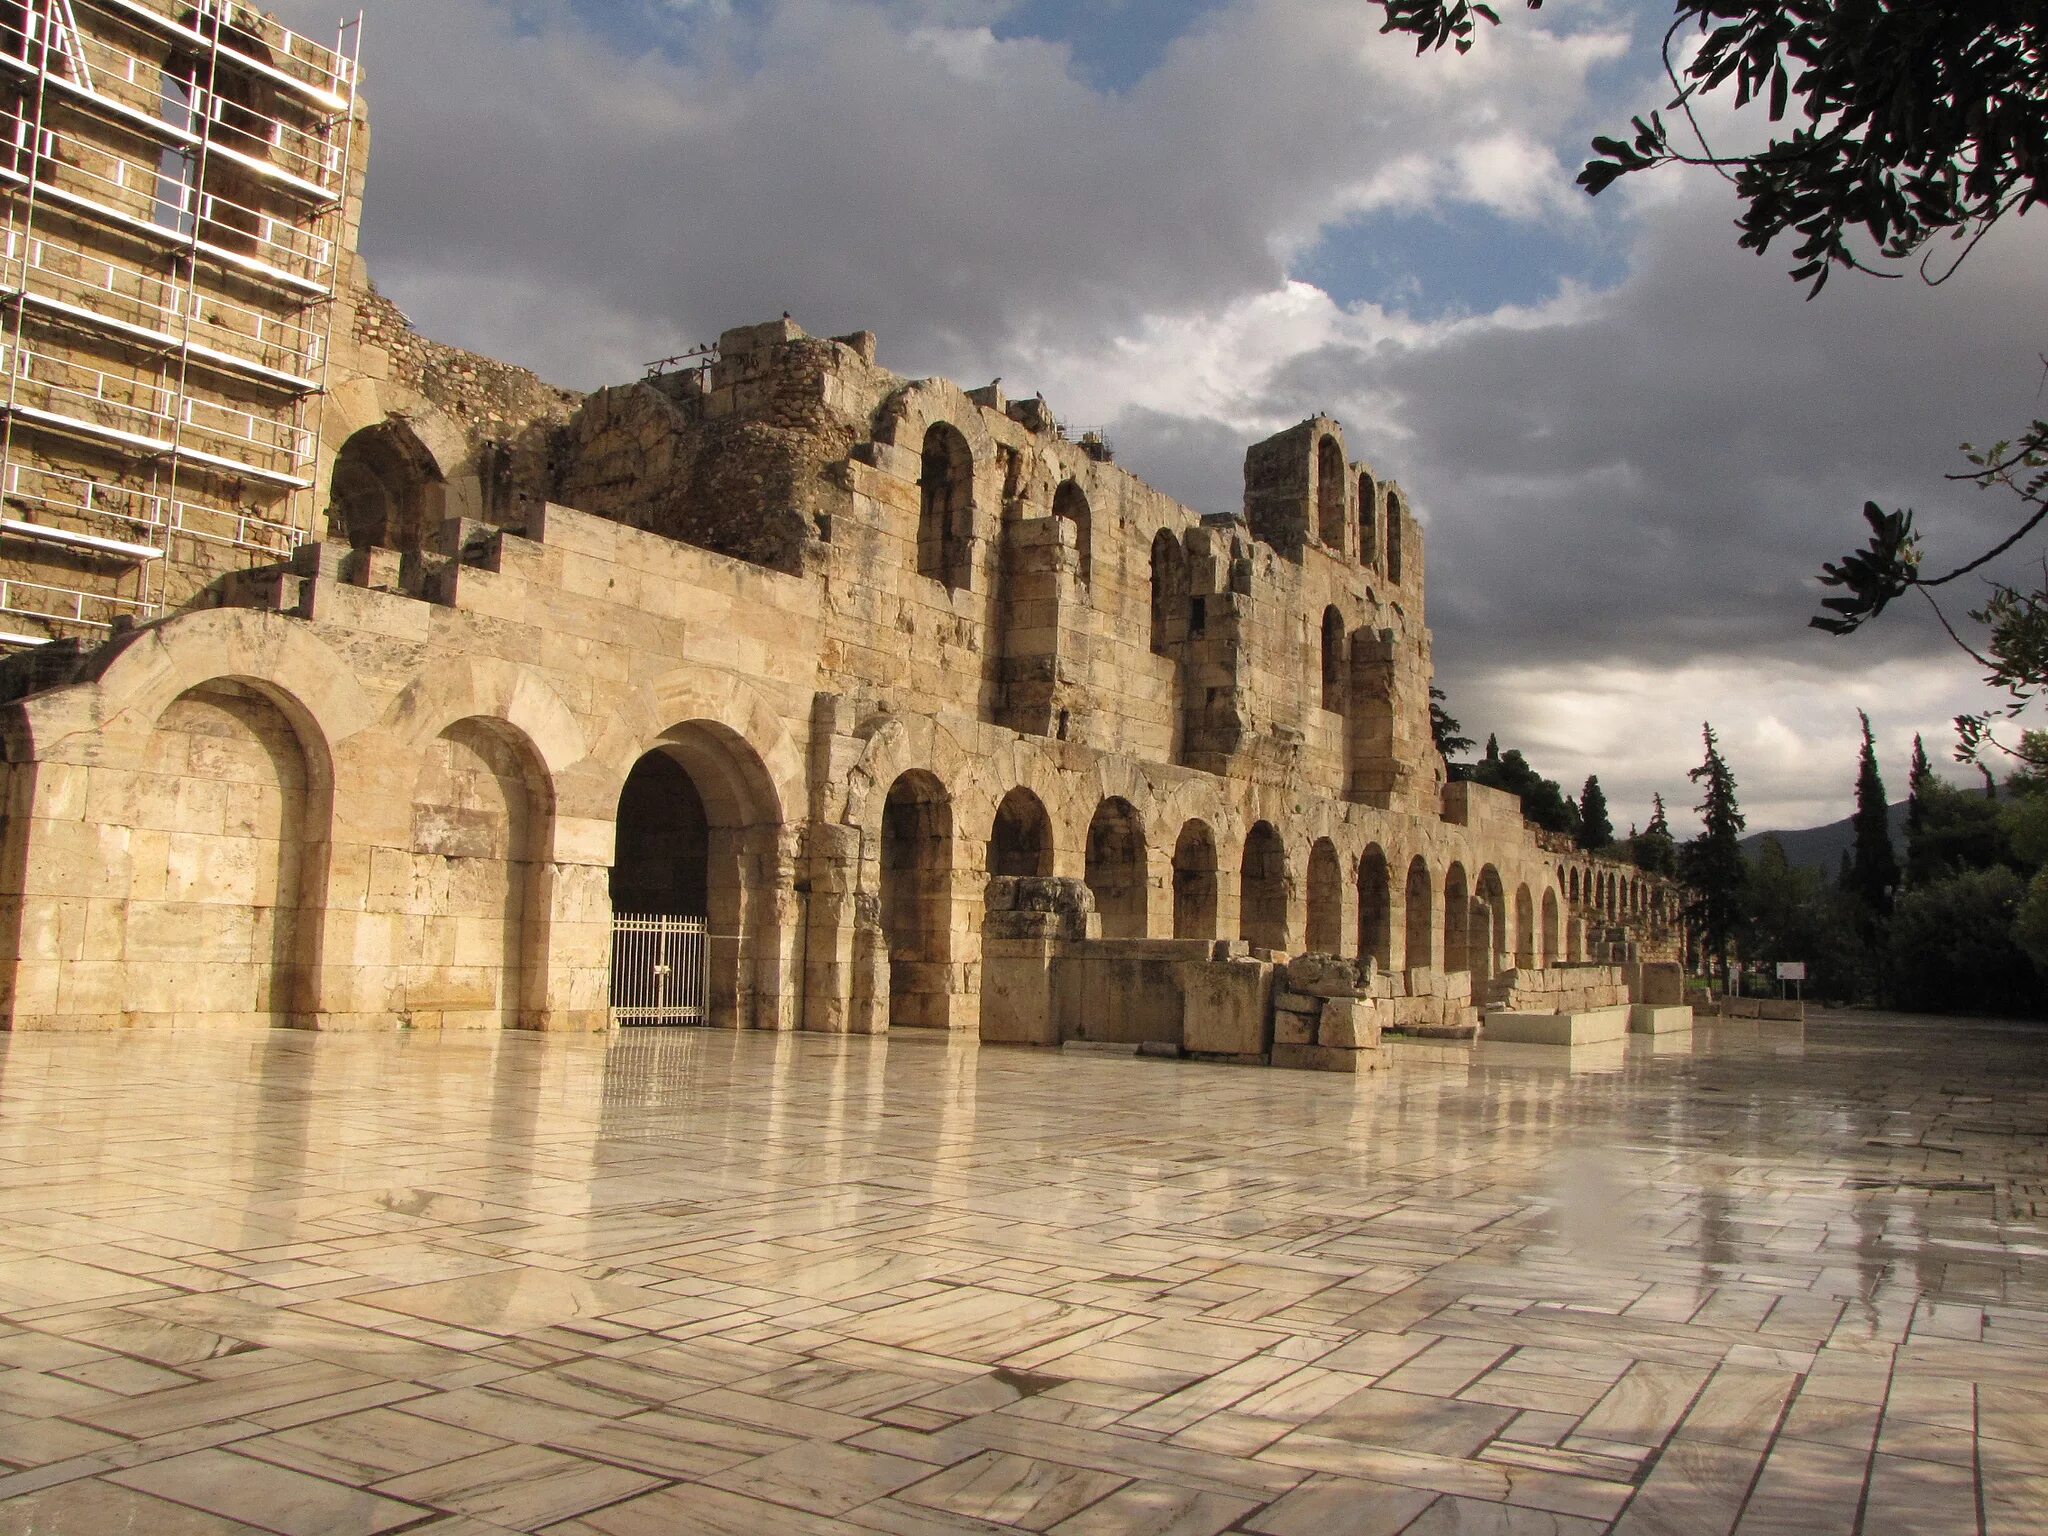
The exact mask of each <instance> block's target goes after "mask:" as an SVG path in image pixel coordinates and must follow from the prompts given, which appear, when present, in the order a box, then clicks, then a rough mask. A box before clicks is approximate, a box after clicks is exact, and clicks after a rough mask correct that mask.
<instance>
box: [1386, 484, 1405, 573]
mask: <svg viewBox="0 0 2048 1536" xmlns="http://www.w3.org/2000/svg"><path fill="white" fill-rule="evenodd" d="M1406 517H1407V512H1406V511H1405V509H1404V508H1403V507H1402V506H1401V498H1400V497H1398V496H1395V495H1391V494H1390V495H1389V496H1388V497H1387V580H1389V581H1392V582H1398V581H1400V579H1401V525H1402V523H1403V522H1404V521H1405V520H1406Z"/></svg>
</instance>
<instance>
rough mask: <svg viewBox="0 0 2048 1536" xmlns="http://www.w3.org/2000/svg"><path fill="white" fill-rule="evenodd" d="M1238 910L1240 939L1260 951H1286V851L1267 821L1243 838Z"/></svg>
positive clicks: (1259, 824)
mask: <svg viewBox="0 0 2048 1536" xmlns="http://www.w3.org/2000/svg"><path fill="white" fill-rule="evenodd" d="M1237 909H1238V936H1239V937H1240V938H1242V939H1244V940H1245V941H1246V942H1247V943H1250V944H1256V945H1257V946H1258V947H1259V948H1261V949H1272V950H1285V949H1286V948H1287V848H1286V845H1285V844H1283V843H1282V842H1281V841H1280V834H1279V833H1278V832H1276V831H1274V830H1273V824H1272V823H1271V822H1269V821H1261V822H1255V823H1253V825H1252V829H1251V831H1249V832H1248V833H1246V834H1245V839H1244V862H1243V864H1242V865H1240V866H1239V868H1238V883H1237Z"/></svg>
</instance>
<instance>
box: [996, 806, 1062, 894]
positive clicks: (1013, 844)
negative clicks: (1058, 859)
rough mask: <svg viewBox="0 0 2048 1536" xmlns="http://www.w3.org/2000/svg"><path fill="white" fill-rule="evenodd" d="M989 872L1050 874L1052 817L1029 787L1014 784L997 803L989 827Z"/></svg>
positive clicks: (1000, 873)
mask: <svg viewBox="0 0 2048 1536" xmlns="http://www.w3.org/2000/svg"><path fill="white" fill-rule="evenodd" d="M988 872H989V873H990V874H992V875H1050V874H1051V873H1052V818H1051V817H1050V816H1048V815H1046V814H1045V803H1044V802H1043V801H1041V800H1040V799H1039V798H1038V796H1036V795H1034V794H1033V793H1031V791H1030V790H1028V789H1024V788H1021V787H1020V788H1017V789H1013V790H1011V791H1010V792H1009V793H1008V794H1007V795H1005V796H1003V803H1002V804H1001V805H999V806H997V807H996V819H995V825H994V826H993V827H991V828H990V829H989V837H988Z"/></svg>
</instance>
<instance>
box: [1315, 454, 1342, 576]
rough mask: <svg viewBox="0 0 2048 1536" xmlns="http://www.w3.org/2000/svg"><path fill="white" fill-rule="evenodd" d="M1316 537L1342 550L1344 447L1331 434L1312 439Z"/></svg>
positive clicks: (1337, 551) (1339, 551) (1337, 549)
mask: <svg viewBox="0 0 2048 1536" xmlns="http://www.w3.org/2000/svg"><path fill="white" fill-rule="evenodd" d="M1316 537H1317V538H1319V539H1321V540H1322V541H1323V543H1324V544H1325V545H1327V546H1328V547H1329V548H1330V549H1331V550H1333V551H1335V552H1336V553H1337V554H1340V555H1341V554H1343V553H1344V450H1343V449H1342V448H1340V447H1338V446H1337V439H1336V438H1334V437H1327V436H1325V437H1322V438H1319V439H1317V441H1316Z"/></svg>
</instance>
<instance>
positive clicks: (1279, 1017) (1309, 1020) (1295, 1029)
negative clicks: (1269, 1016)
mask: <svg viewBox="0 0 2048 1536" xmlns="http://www.w3.org/2000/svg"><path fill="white" fill-rule="evenodd" d="M1315 1043H1316V1020H1315V1016H1314V1015H1313V1014H1307V1013H1293V1012H1283V1011H1282V1010H1281V1009H1280V1008H1279V1007H1278V1006H1277V1005H1276V1006H1275V1007H1274V1009H1273V1044H1274V1045H1275V1046H1280V1045H1314V1044H1315Z"/></svg>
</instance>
